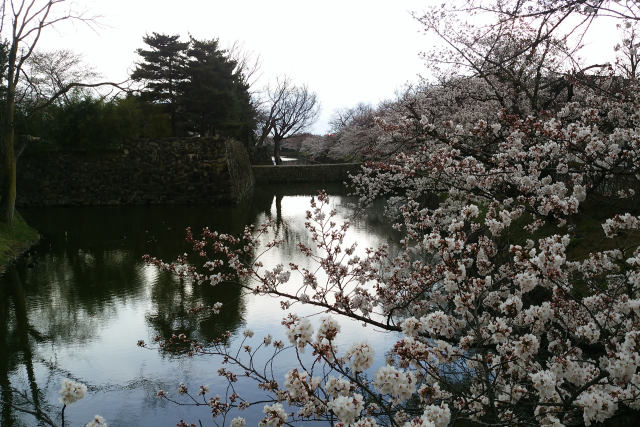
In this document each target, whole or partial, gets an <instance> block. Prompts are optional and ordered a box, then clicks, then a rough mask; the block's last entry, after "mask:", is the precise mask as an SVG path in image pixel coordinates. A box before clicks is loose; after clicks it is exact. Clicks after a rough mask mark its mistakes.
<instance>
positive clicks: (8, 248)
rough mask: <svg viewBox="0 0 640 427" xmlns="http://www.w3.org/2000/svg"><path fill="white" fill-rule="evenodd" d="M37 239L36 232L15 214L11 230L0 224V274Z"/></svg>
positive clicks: (38, 236)
mask: <svg viewBox="0 0 640 427" xmlns="http://www.w3.org/2000/svg"><path fill="white" fill-rule="evenodd" d="M39 238H40V235H39V234H38V232H37V231H36V230H35V229H33V228H31V227H29V225H28V224H27V223H26V222H25V221H24V219H23V218H22V217H21V216H20V214H18V213H17V212H16V216H15V218H14V224H13V228H9V227H7V225H6V224H2V223H0V274H2V272H4V269H5V268H6V266H7V265H8V264H9V263H11V261H13V260H14V259H16V258H17V257H18V256H19V255H20V254H22V253H23V252H24V251H26V250H27V249H29V247H30V246H31V245H33V244H34V243H35V242H36V241H38V239H39Z"/></svg>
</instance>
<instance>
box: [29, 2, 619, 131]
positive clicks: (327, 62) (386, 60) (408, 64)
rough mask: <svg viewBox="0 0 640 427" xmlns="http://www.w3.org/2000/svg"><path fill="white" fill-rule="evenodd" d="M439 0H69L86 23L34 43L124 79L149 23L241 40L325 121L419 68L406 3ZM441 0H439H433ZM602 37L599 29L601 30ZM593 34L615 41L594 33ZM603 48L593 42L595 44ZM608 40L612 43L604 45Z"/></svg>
mask: <svg viewBox="0 0 640 427" xmlns="http://www.w3.org/2000/svg"><path fill="white" fill-rule="evenodd" d="M434 1H436V2H437V3H438V4H439V1H438V0H322V1H309V0H226V1H221V0H180V1H176V0H75V3H76V8H77V9H84V10H86V14H87V15H98V16H100V17H99V19H98V22H99V25H98V26H94V29H91V28H88V27H87V26H86V25H84V24H81V23H74V24H70V23H63V25H60V26H58V27H56V28H54V29H49V30H48V32H47V33H46V36H45V37H43V39H42V40H41V42H40V44H39V46H40V48H43V49H55V48H69V49H71V50H73V51H75V52H78V53H81V54H82V55H83V56H84V58H85V60H86V62H87V63H89V64H91V65H93V66H94V67H95V68H96V70H97V71H99V72H100V73H101V74H102V76H103V77H104V78H105V79H109V80H117V81H121V80H124V79H126V78H127V77H128V76H129V74H130V72H131V70H132V67H133V64H134V62H135V61H136V60H137V55H136V54H135V50H136V49H137V48H140V47H144V44H143V42H142V37H143V36H144V35H145V34H149V33H151V32H158V33H165V34H180V35H182V36H183V38H184V39H187V38H188V35H189V34H192V35H193V36H194V37H196V38H201V39H210V38H218V39H219V40H220V42H221V44H222V45H223V46H226V45H229V44H231V43H233V42H240V43H242V44H243V46H244V48H245V49H246V50H247V51H250V52H253V53H254V54H256V55H259V56H260V58H261V62H262V65H261V76H262V77H261V80H260V81H259V82H258V84H257V87H258V88H259V87H261V86H263V85H265V84H267V83H268V82H270V81H274V80H275V78H276V76H278V75H285V74H286V75H287V76H289V77H291V78H292V79H293V80H294V81H295V82H297V83H301V84H302V83H304V84H307V85H308V87H309V88H310V89H311V90H313V91H315V92H316V93H317V94H318V97H319V99H320V103H321V107H322V110H321V116H320V119H319V120H318V122H317V124H316V125H315V126H314V127H313V128H312V131H314V132H316V133H324V132H326V131H327V130H328V127H327V122H328V121H329V119H330V118H331V116H332V114H333V113H334V111H335V110H336V109H337V108H344V107H350V106H354V105H356V104H357V103H359V102H365V103H371V104H373V105H375V104H377V103H378V102H380V101H382V100H384V99H388V98H392V97H393V96H394V94H395V92H396V91H397V90H399V89H402V87H403V86H404V85H405V84H406V83H408V82H409V83H415V82H417V81H418V74H420V73H424V72H425V66H424V63H423V62H422V60H421V59H420V58H419V56H418V55H419V53H420V52H421V51H424V50H428V49H429V47H430V46H432V45H433V43H434V42H436V41H435V40H434V39H430V38H429V37H428V36H426V35H424V34H423V33H422V27H421V26H420V24H419V23H418V22H417V21H415V20H414V19H413V18H412V17H411V12H412V11H415V12H421V11H423V10H424V9H425V7H426V5H428V4H429V3H430V2H434ZM440 1H444V0H440ZM600 35H601V36H602V33H600ZM599 42H600V43H605V44H607V43H608V46H612V45H613V43H614V40H613V34H612V35H611V37H600V40H599ZM600 49H602V47H598V46H594V47H593V48H592V49H591V50H592V51H598V50H600ZM608 49H610V47H609V48H608Z"/></svg>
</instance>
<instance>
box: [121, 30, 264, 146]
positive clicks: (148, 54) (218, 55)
mask: <svg viewBox="0 0 640 427" xmlns="http://www.w3.org/2000/svg"><path fill="white" fill-rule="evenodd" d="M143 41H144V43H145V44H147V45H148V46H149V48H148V49H138V50H137V53H138V54H139V55H140V56H141V58H142V61H141V62H139V63H138V64H137V67H136V69H135V70H134V72H133V73H132V75H131V77H132V78H133V80H136V81H139V82H142V83H143V84H144V87H143V88H142V89H141V94H142V98H143V99H144V100H147V101H149V102H151V103H156V104H160V105H164V106H165V107H166V108H167V111H168V113H169V114H170V116H171V128H172V133H173V134H174V135H179V134H190V133H191V134H199V135H211V134H215V133H218V134H220V135H224V136H229V137H234V138H237V139H239V140H240V141H242V142H245V143H247V144H248V143H249V140H250V138H251V137H252V134H253V127H254V123H255V122H254V111H253V107H252V104H251V96H250V94H249V85H248V84H247V83H246V82H245V79H244V77H243V74H242V68H241V67H239V66H238V63H237V62H236V61H235V60H233V59H232V58H231V56H230V55H229V53H228V52H227V51H225V50H223V49H221V48H220V47H219V42H218V40H216V39H212V40H198V39H195V38H193V37H191V38H190V39H189V41H187V42H181V41H180V37H179V36H178V35H165V34H158V33H152V35H147V36H145V37H144V38H143Z"/></svg>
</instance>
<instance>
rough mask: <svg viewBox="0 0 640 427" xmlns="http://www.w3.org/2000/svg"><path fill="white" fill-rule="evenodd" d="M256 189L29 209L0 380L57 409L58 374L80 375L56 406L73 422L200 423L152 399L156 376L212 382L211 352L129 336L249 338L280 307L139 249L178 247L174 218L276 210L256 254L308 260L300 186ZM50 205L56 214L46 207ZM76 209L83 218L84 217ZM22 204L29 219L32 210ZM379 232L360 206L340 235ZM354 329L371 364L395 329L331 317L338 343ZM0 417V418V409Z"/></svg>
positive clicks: (179, 226)
mask: <svg viewBox="0 0 640 427" xmlns="http://www.w3.org/2000/svg"><path fill="white" fill-rule="evenodd" d="M303 194H304V193H303ZM307 194H309V193H307ZM261 197H262V198H263V199H264V201H259V202H255V201H254V204H253V205H251V206H249V207H247V206H242V207H238V208H228V209H220V208H197V207H185V208H175V207H172V208H159V207H157V208H148V207H145V208H123V209H118V210H113V211H108V210H107V212H111V213H112V214H111V215H108V217H106V218H105V217H103V216H101V215H102V213H101V212H104V211H101V210H91V209H88V210H82V209H76V210H73V209H72V210H62V211H56V210H48V211H43V212H40V213H39V215H41V217H40V218H41V221H42V223H41V225H39V224H38V221H37V220H34V221H32V222H33V223H34V224H35V225H36V226H37V227H38V226H39V227H42V228H41V229H42V230H44V231H45V232H47V231H49V232H51V233H53V234H51V236H50V237H49V239H48V240H47V241H46V242H45V244H44V245H43V246H42V247H41V248H40V249H38V253H36V254H34V255H32V256H31V257H30V258H28V259H27V260H25V261H24V262H23V263H21V264H20V265H18V266H17V269H16V277H17V279H16V283H13V285H12V286H14V287H15V288H16V289H21V290H22V292H24V294H25V297H24V298H25V304H26V307H27V318H28V327H26V329H27V330H29V331H31V332H29V333H30V334H31V336H32V338H31V339H30V340H29V343H30V344H29V345H28V347H29V348H28V349H25V348H22V347H21V346H14V347H11V346H9V347H7V348H5V349H4V351H9V353H10V356H9V357H8V358H7V359H6V360H5V363H7V364H8V368H7V370H6V372H4V374H3V372H2V366H0V376H2V375H4V378H6V381H5V380H2V378H0V384H5V385H6V383H7V382H9V383H10V385H11V387H13V388H15V389H18V390H29V389H30V388H32V387H31V386H32V385H33V384H35V385H36V386H37V387H38V388H39V389H40V391H41V393H42V395H43V398H42V401H43V402H44V403H43V409H45V410H47V411H48V413H49V414H50V416H51V417H52V418H54V419H55V417H57V416H59V410H60V406H59V405H58V395H57V392H58V390H59V387H60V382H61V381H62V379H63V378H67V377H70V378H75V379H77V380H79V381H81V382H84V383H87V384H88V386H89V392H88V393H87V397H85V399H82V400H81V401H78V402H76V403H74V404H73V405H72V406H71V407H69V408H68V409H67V411H66V417H67V420H68V421H70V423H69V425H73V426H75V425H84V423H86V422H87V421H89V420H90V419H91V418H92V417H93V415H94V414H96V413H99V414H101V415H103V416H104V417H105V418H106V419H107V421H108V422H109V425H114V426H118V425H139V426H145V425H149V426H155V425H174V424H175V423H176V422H177V421H178V420H179V419H180V418H184V419H185V421H189V422H196V423H197V420H198V419H201V420H202V422H203V424H204V425H208V424H209V425H211V424H212V421H211V420H210V415H209V412H208V410H207V408H198V409H193V408H188V407H176V406H174V405H172V404H168V403H167V402H163V401H160V400H158V399H157V398H155V393H156V392H157V390H158V389H160V388H163V389H165V390H168V391H169V392H170V394H171V395H173V396H176V392H175V390H176V387H177V385H178V384H179V383H180V382H184V383H185V384H187V385H189V386H191V388H192V389H195V390H197V387H198V386H199V385H201V384H208V385H210V386H211V390H212V393H214V394H215V393H219V392H220V391H219V390H218V391H216V386H220V385H221V384H222V383H221V381H220V380H219V378H218V376H217V374H216V371H217V369H218V367H219V361H218V360H216V359H215V358H212V357H195V358H188V357H186V356H184V355H175V354H170V353H166V352H160V351H157V350H146V349H141V348H138V347H137V346H136V342H137V340H139V339H144V340H145V341H147V342H152V340H153V337H154V336H155V335H157V334H160V335H163V336H167V334H169V335H170V334H171V333H179V332H182V331H186V332H187V333H189V334H190V335H192V336H198V337H200V338H201V339H203V340H205V341H206V340H208V339H211V337H213V336H216V334H218V333H220V332H221V331H222V330H224V329H231V330H232V331H234V338H233V339H234V340H235V339H236V338H237V337H238V336H240V337H241V331H242V330H243V329H244V328H245V327H248V328H251V329H253V330H254V331H255V333H256V335H255V336H254V338H253V339H252V340H251V344H252V345H253V346H254V347H255V346H257V344H258V343H259V342H261V340H262V337H263V336H264V335H266V334H272V335H273V336H274V337H276V338H280V339H283V340H285V333H284V329H283V327H282V326H281V325H280V321H281V319H282V318H283V317H284V316H285V315H286V313H287V312H285V311H282V310H281V308H280V304H279V301H278V300H277V299H273V298H263V297H255V296H253V295H248V296H241V295H240V294H239V293H237V292H236V291H234V290H233V289H225V288H210V287H199V286H190V285H185V286H180V285H179V284H178V283H177V281H176V279H175V278H173V277H171V276H169V275H168V274H166V273H161V272H158V271H157V270H156V269H155V268H154V267H151V266H148V265H144V264H142V263H141V261H140V257H141V255H142V254H144V253H152V254H155V253H157V252H156V251H158V252H160V254H159V255H161V256H166V253H172V254H174V255H175V254H178V253H181V251H182V250H183V249H182V248H183V247H184V245H183V244H182V243H180V242H181V241H182V235H183V231H182V230H183V229H184V227H185V226H187V225H190V224H193V225H194V231H195V230H197V229H198V228H200V227H201V226H203V225H210V226H211V228H214V229H215V228H219V229H222V230H223V231H225V232H234V233H237V232H238V231H240V229H241V226H242V225H243V224H244V223H245V222H246V221H247V220H249V221H253V222H256V223H261V222H264V221H266V220H268V219H269V218H272V219H276V218H278V217H279V219H280V226H279V233H280V235H281V236H283V237H284V238H285V240H286V241H287V243H288V244H287V245H285V246H283V247H277V248H274V249H273V250H272V251H270V252H269V253H267V255H265V257H264V260H263V261H264V263H265V265H275V264H278V263H283V264H287V263H289V262H294V263H297V264H300V265H301V266H308V264H307V262H308V260H307V259H306V258H305V257H303V256H301V255H300V253H299V252H298V250H297V248H295V247H294V246H292V245H293V244H295V243H296V242H297V241H300V240H302V241H303V242H306V243H310V240H309V238H308V236H307V235H306V232H305V229H304V221H305V218H304V212H305V211H306V210H307V209H308V206H309V196H300V195H280V196H275V197H273V196H265V195H264V194H263V195H262V196H261ZM332 204H333V205H334V206H335V207H336V209H337V211H338V216H337V218H336V220H337V222H338V223H341V222H342V221H344V220H346V218H347V217H349V216H350V215H351V213H352V207H350V206H349V204H348V203H347V201H346V199H345V198H342V197H334V198H332ZM234 209H235V210H234ZM163 210H165V211H163ZM56 215H59V217H60V218H58V219H55V217H56ZM74 215H75V217H74ZM87 215H88V216H89V217H90V218H84V217H85V216H87ZM33 216H34V219H36V218H35V217H37V215H33ZM74 218H75V219H74ZM56 221H58V222H56ZM65 221H67V222H65ZM84 222H86V226H87V227H88V226H89V224H93V225H95V224H96V223H101V225H102V228H103V230H102V231H100V230H97V231H96V232H95V233H88V232H87V230H85V229H83V228H82V226H83V223H84ZM374 222H375V221H374ZM42 224H43V225H42ZM56 230H57V231H56ZM55 232H57V233H58V235H55ZM83 234H86V235H83ZM385 237H386V234H385V227H384V225H381V224H374V225H372V224H371V223H369V222H368V221H367V220H366V219H364V218H360V219H358V220H356V221H355V222H354V223H353V225H352V227H351V229H350V231H349V234H348V238H347V243H350V242H358V247H359V251H362V250H364V248H365V247H370V246H374V247H375V246H377V245H379V244H381V243H383V242H384V240H385ZM292 277H293V279H295V276H294V275H292ZM293 279H292V280H293ZM4 280H7V279H6V278H5V279H4ZM16 295H18V293H16ZM216 301H223V302H224V304H225V308H226V309H227V311H223V314H221V315H219V317H213V316H211V317H207V316H205V317H196V318H194V317H189V316H187V315H186V312H187V311H188V309H189V308H191V307H193V306H195V305H212V304H213V303H214V302H216ZM7 302H8V305H6V303H7ZM16 302H19V298H17V297H16V296H15V295H13V294H12V295H10V296H9V297H8V298H7V299H6V301H5V305H6V307H7V310H6V311H7V312H8V313H9V317H8V319H6V320H7V322H6V326H5V328H6V330H7V336H8V337H12V336H13V335H14V334H18V331H19V330H20V328H21V327H22V326H25V325H22V326H21V325H20V324H19V323H20V322H18V321H17V320H16V319H17V318H14V317H12V315H11V313H12V312H13V311H14V309H15V306H16ZM290 311H292V312H295V313H296V314H298V315H301V316H306V315H310V314H316V313H319V311H320V310H319V309H317V308H313V307H307V306H301V305H295V306H293V307H292V308H291V310H290ZM1 313H2V311H0V314H1ZM319 319H320V316H314V317H313V318H312V319H311V320H312V323H313V324H314V326H315V325H317V324H318V322H319ZM34 331H36V332H37V333H38V334H40V336H39V338H38V339H35V338H33V337H34V336H35V332H34ZM0 336H2V331H0ZM362 339H366V340H367V341H369V342H370V343H371V344H373V345H374V346H375V347H376V348H377V349H380V350H379V351H378V352H377V354H376V363H377V364H382V363H383V359H384V354H383V351H382V349H387V348H389V346H390V345H391V343H393V342H394V341H395V337H394V335H393V334H389V333H383V332H380V331H375V330H374V328H372V327H367V328H363V327H362V325H361V324H359V323H358V322H352V321H343V322H342V333H341V334H340V335H339V336H338V343H339V344H341V345H343V344H349V343H351V342H353V341H360V340H362ZM0 350H2V349H0ZM26 350H28V351H26ZM0 353H1V352H0ZM25 354H29V355H30V356H29V358H28V359H29V360H25ZM1 357H2V356H0V358H1ZM305 357H310V355H309V354H307V355H305ZM3 360H4V359H3ZM29 366H31V367H32V368H29ZM291 366H292V364H291V361H290V360H286V359H283V360H281V364H280V365H279V366H276V373H277V375H278V376H279V378H280V379H282V377H283V375H284V372H286V370H288V369H289V368H290V367H291ZM30 369H31V370H30ZM2 381H4V383H3V382H2ZM246 393H247V395H248V396H251V397H255V398H259V397H262V396H263V394H262V392H260V391H258V390H257V389H256V388H255V386H253V385H252V386H251V387H250V388H248V389H247V392H246ZM16 402H17V401H16ZM47 405H49V406H47ZM261 410H262V408H261V407H256V408H251V409H249V410H248V411H246V412H245V413H244V414H242V415H243V416H246V417H247V419H248V425H254V424H255V420H257V419H258V418H259V417H260V416H261ZM15 416H16V417H17V418H19V419H22V420H23V421H24V422H25V423H26V425H30V424H33V422H34V420H33V418H32V417H30V416H24V415H18V414H16V415H15ZM0 424H2V425H3V426H4V425H5V424H7V425H8V423H7V420H6V419H5V420H4V423H3V422H0ZM18 425H19V424H18Z"/></svg>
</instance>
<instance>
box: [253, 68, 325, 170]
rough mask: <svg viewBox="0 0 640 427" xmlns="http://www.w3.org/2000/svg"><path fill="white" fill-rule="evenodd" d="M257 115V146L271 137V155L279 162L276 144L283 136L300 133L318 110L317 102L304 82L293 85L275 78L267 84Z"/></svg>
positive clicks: (285, 79)
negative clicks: (270, 85) (300, 84)
mask: <svg viewBox="0 0 640 427" xmlns="http://www.w3.org/2000/svg"><path fill="white" fill-rule="evenodd" d="M265 97H266V100H265V102H264V103H263V105H264V106H266V107H263V111H262V113H261V116H262V117H261V118H260V122H261V125H260V135H259V136H258V141H257V144H256V145H257V146H258V147H260V146H262V145H263V144H264V142H265V141H266V139H267V137H269V136H271V138H272V139H273V144H274V148H273V157H274V160H275V162H276V164H278V165H279V164H281V163H282V160H281V158H280V143H281V142H282V140H283V139H285V138H287V137H289V136H291V135H295V134H296V133H299V132H302V131H303V130H305V129H306V128H308V127H309V126H311V125H312V124H313V123H314V122H315V121H316V119H317V118H318V114H319V112H320V105H319V103H318V99H317V97H316V94H315V93H314V92H311V91H310V90H309V88H307V86H306V85H303V86H296V85H295V84H293V82H292V81H291V80H290V79H289V78H287V77H283V78H279V79H278V80H277V81H276V84H275V86H273V87H268V88H267V90H266V94H265Z"/></svg>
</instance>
